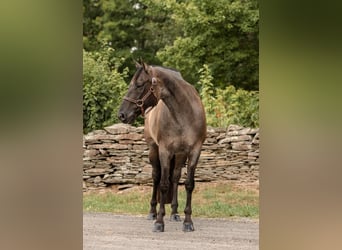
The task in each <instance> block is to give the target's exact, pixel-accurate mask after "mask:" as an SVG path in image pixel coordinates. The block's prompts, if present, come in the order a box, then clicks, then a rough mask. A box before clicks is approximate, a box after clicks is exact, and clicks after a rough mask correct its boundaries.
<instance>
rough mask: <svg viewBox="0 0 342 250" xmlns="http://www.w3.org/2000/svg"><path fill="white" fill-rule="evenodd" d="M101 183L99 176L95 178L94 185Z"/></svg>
mask: <svg viewBox="0 0 342 250" xmlns="http://www.w3.org/2000/svg"><path fill="white" fill-rule="evenodd" d="M101 181H102V179H101V177H100V176H96V177H95V179H94V183H100V182H101Z"/></svg>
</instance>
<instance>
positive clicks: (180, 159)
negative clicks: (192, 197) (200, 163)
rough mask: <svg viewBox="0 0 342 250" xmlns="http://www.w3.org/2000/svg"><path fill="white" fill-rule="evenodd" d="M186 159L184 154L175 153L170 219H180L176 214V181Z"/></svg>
mask: <svg viewBox="0 0 342 250" xmlns="http://www.w3.org/2000/svg"><path fill="white" fill-rule="evenodd" d="M185 161H186V154H176V155H175V161H174V164H175V166H174V169H173V174H172V189H173V196H172V202H171V216H170V220H171V221H181V219H180V217H179V214H178V183H179V179H180V177H181V173H182V167H183V166H184V164H185Z"/></svg>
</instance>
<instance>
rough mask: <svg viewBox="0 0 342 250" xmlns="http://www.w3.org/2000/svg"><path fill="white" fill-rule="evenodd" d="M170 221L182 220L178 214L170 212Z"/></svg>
mask: <svg viewBox="0 0 342 250" xmlns="http://www.w3.org/2000/svg"><path fill="white" fill-rule="evenodd" d="M170 221H182V220H181V218H180V216H179V214H171V216H170Z"/></svg>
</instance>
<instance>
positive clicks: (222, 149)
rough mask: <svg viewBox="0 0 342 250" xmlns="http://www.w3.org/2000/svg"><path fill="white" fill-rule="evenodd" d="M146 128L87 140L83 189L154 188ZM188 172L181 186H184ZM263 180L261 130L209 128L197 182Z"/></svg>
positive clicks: (120, 128) (117, 128)
mask: <svg viewBox="0 0 342 250" xmlns="http://www.w3.org/2000/svg"><path fill="white" fill-rule="evenodd" d="M143 130H144V128H143V127H138V128H137V127H132V126H130V125H126V124H114V125H113V126H110V127H106V128H105V129H104V130H96V131H93V132H91V133H89V134H87V135H85V136H84V138H83V148H84V153H83V188H84V190H88V189H97V188H104V187H108V186H110V185H113V184H148V185H151V184H152V176H151V173H152V167H151V165H150V164H149V161H148V147H147V144H146V143H145V141H144V138H143ZM185 178H186V168H183V169H182V177H181V180H180V183H184V180H185ZM258 178H259V129H252V128H244V127H240V126H237V125H230V126H229V127H228V129H222V128H212V127H208V130H207V139H206V140H205V142H204V144H203V147H202V153H201V157H200V160H199V164H198V165H197V170H196V175H195V180H196V181H213V180H215V181H217V180H232V181H237V182H247V183H252V182H255V181H257V180H258Z"/></svg>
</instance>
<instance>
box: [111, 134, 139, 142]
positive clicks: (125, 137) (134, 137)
mask: <svg viewBox="0 0 342 250" xmlns="http://www.w3.org/2000/svg"><path fill="white" fill-rule="evenodd" d="M116 138H117V140H131V141H138V140H141V139H142V138H143V135H142V134H137V133H129V134H121V135H117V136H116Z"/></svg>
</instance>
